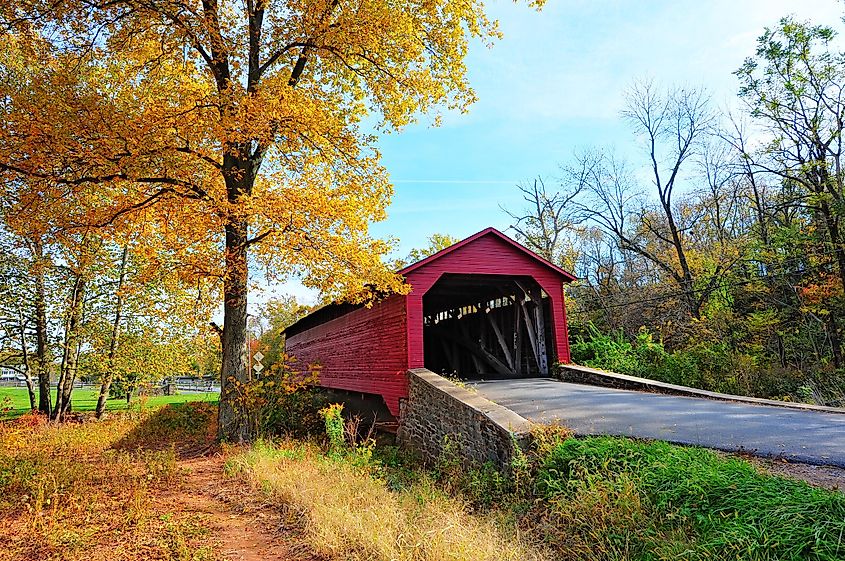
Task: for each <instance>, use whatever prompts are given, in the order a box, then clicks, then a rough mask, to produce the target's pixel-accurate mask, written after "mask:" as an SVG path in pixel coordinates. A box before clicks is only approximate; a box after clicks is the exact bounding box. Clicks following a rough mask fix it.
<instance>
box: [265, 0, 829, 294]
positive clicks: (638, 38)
mask: <svg viewBox="0 0 845 561" xmlns="http://www.w3.org/2000/svg"><path fill="white" fill-rule="evenodd" d="M488 8H489V9H488V13H489V14H490V15H491V16H492V17H494V18H495V19H498V20H499V23H500V28H501V30H502V32H503V33H504V38H503V39H502V40H501V41H498V42H497V43H496V44H495V45H494V46H493V48H492V49H488V48H486V47H484V46H482V45H480V44H476V45H473V47H472V48H471V50H470V53H469V56H468V59H467V66H468V69H469V77H470V82H471V84H472V86H473V88H474V89H475V90H476V93H477V94H478V97H479V100H478V102H477V103H476V104H475V105H473V106H472V108H471V109H470V112H469V113H468V114H465V115H459V114H448V115H445V116H444V118H443V124H442V126H441V127H439V128H432V127H431V126H430V123H429V121H428V120H427V119H425V118H423V119H422V120H421V121H420V123H419V124H417V125H414V126H411V127H408V128H407V129H405V130H404V131H402V132H400V133H393V134H390V135H387V136H385V137H384V138H382V140H381V150H382V155H383V163H384V164H385V165H386V166H387V169H388V170H389V171H390V174H391V177H392V179H393V182H394V184H395V188H396V191H395V196H394V198H393V203H392V205H391V207H390V209H389V217H388V219H387V220H386V221H384V222H381V223H378V224H375V225H373V228H372V232H373V233H374V234H375V235H377V236H380V237H395V238H398V240H399V245H398V247H397V251H396V255H397V256H399V255H405V254H407V252H408V251H409V250H410V249H411V248H413V247H420V246H423V245H425V240H426V238H427V237H428V236H430V235H431V234H433V233H435V232H439V233H445V234H451V235H453V236H456V237H459V238H462V237H466V236H468V235H470V234H472V233H474V232H477V231H478V230H481V229H483V228H485V227H487V226H495V227H497V228H499V229H502V230H505V229H506V228H507V226H508V225H509V223H510V221H509V219H508V216H507V215H506V214H505V213H503V212H502V211H501V209H500V205H501V206H504V207H508V208H516V209H518V208H519V207H520V194H519V193H518V191H517V189H516V188H515V184H516V183H518V182H527V181H529V180H531V179H532V178H534V177H537V176H538V175H541V176H543V177H545V178H550V180H551V178H553V177H554V176H555V175H556V174H557V170H558V166H559V165H560V164H561V163H563V162H565V161H566V160H567V159H568V158H569V157H570V156H571V154H572V153H573V151H575V150H577V149H579V148H584V147H589V146H601V147H607V148H611V149H613V150H615V151H616V152H618V153H621V154H623V155H624V156H626V157H629V158H630V159H632V160H633V161H634V162H635V163H636V158H637V156H638V153H637V151H636V143H635V141H634V138H633V136H632V135H631V132H630V130H629V129H628V128H627V127H626V125H625V124H624V123H623V122H622V121H621V120H620V118H619V111H620V109H621V108H622V104H623V96H624V92H625V90H626V88H628V87H629V86H630V84H631V83H632V82H633V81H634V80H636V79H642V78H649V79H654V80H655V81H656V82H657V83H658V84H661V85H666V86H668V85H673V84H677V85H691V86H703V87H705V88H706V89H707V90H708V91H709V93H710V95H711V96H712V99H713V102H714V103H715V104H716V105H717V106H718V107H722V108H730V107H731V106H734V107H735V106H736V103H737V102H736V91H737V81H736V79H735V77H734V76H733V75H732V74H731V73H732V72H733V71H734V70H736V69H737V68H738V67H739V66H740V64H741V63H742V61H743V60H744V59H745V57H747V56H750V55H753V54H754V49H755V45H756V39H757V37H759V36H760V35H761V34H762V32H763V30H764V28H765V27H766V26H773V25H775V24H777V22H778V20H779V19H780V18H781V17H783V16H785V15H794V16H796V17H798V18H799V19H802V20H810V21H812V22H813V23H817V24H826V25H830V26H833V27H834V28H836V29H840V30H842V29H843V25H842V22H841V17H842V15H845V4H843V3H842V2H841V1H839V0H797V1H796V0H705V1H700V0H698V1H695V0H675V1H669V0H641V1H634V0H628V1H621V0H559V1H555V0H549V1H548V4H547V6H546V7H545V8H544V9H543V10H542V11H539V12H537V11H535V10H532V9H531V8H529V7H527V6H526V5H525V4H524V3H518V4H515V3H513V2H511V1H507V0H492V1H489V2H488ZM276 290H279V289H276ZM281 291H283V292H289V293H293V294H295V295H297V296H298V297H299V298H300V299H301V300H304V301H307V302H309V303H313V301H314V299H315V295H314V294H312V293H309V292H308V291H306V290H304V289H303V288H302V287H301V286H299V285H298V283H296V282H295V281H292V282H289V283H287V284H286V285H285V286H284V287H282V288H281Z"/></svg>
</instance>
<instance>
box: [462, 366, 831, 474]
mask: <svg viewBox="0 0 845 561" xmlns="http://www.w3.org/2000/svg"><path fill="white" fill-rule="evenodd" d="M473 384H474V385H475V387H476V388H477V389H478V392H479V394H480V395H482V396H484V397H486V398H487V399H489V400H491V401H493V402H495V403H498V404H499V405H502V406H504V407H507V408H508V409H511V410H512V411H515V412H516V413H518V414H519V415H521V416H523V417H525V418H526V419H529V420H532V421H535V422H538V423H549V422H552V421H559V422H560V423H561V424H562V425H564V426H567V427H569V428H570V429H572V430H574V431H575V433H576V434H579V435H597V434H608V435H624V436H633V437H639V438H652V439H657V440H666V441H669V442H674V443H678V444H692V445H697V446H704V447H707V448H715V449H718V450H727V451H732V452H735V451H743V452H748V453H751V454H755V455H758V456H764V457H773V458H784V459H787V460H791V461H798V462H805V463H811V464H819V465H834V466H839V467H843V468H845V414H838V413H823V412H818V411H801V410H795V409H786V408H783V407H776V406H765V405H750V404H745V403H734V402H727V401H715V400H710V399H702V398H695V397H679V396H669V395H662V394H652V393H644V392H634V391H626V390H616V389H610V388H601V387H595V386H585V385H580V384H571V383H566V382H558V381H556V380H552V379H549V378H529V379H521V380H495V381H482V382H473Z"/></svg>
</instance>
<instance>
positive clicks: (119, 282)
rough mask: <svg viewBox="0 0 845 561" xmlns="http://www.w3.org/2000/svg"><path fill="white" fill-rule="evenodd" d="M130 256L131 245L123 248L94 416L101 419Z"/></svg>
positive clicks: (117, 336)
mask: <svg viewBox="0 0 845 561" xmlns="http://www.w3.org/2000/svg"><path fill="white" fill-rule="evenodd" d="M128 256H129V245H128V244H127V245H124V246H123V253H122V254H121V255H120V272H119V273H118V277H117V290H116V291H115V293H116V294H117V301H116V302H115V305H114V321H113V322H112V326H111V337H110V339H109V356H108V363H107V365H106V373H105V375H104V376H103V383H102V384H101V385H100V395H99V396H98V397H97V408H96V409H95V411H94V415H95V416H96V417H97V418H98V419H100V418H102V416H103V413H105V411H106V400H107V399H108V398H109V389H110V388H111V383H112V380H113V379H114V357H115V354H117V342H118V339H119V338H120V320H121V316H122V314H123V284H124V283H125V282H126V261H127V257H128Z"/></svg>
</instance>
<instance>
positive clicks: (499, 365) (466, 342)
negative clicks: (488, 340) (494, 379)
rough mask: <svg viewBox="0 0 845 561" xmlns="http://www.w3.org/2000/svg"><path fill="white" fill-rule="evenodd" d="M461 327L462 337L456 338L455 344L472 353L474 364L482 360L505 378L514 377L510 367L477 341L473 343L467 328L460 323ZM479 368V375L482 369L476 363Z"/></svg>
mask: <svg viewBox="0 0 845 561" xmlns="http://www.w3.org/2000/svg"><path fill="white" fill-rule="evenodd" d="M459 325H460V327H461V336H460V337H456V338H455V342H456V343H458V344H459V345H461V346H463V347H464V348H466V350H468V351H469V352H470V356H471V357H472V359H473V362H474V363H475V361H477V360H478V359H479V358H480V359H482V360H483V361H484V362H486V363H487V364H489V365H490V366H492V367H493V370H495V371H496V372H497V373H499V374H503V375H505V376H509V377H512V376H514V373H513V370H512V369H510V368H509V367H508V365H507V364H504V363H503V362H502V361H501V360H499V359H498V358H496V355H494V354H492V353H491V352H490V351H488V350H487V349H485V348H484V347H482V346H481V345H480V344H479V343H478V342H477V341H473V339H472V337H470V335H469V333H467V330H466V326H464V325H463V324H461V323H459ZM475 364H476V365H477V366H478V370H479V374H480V373H481V367H480V365H478V363H475Z"/></svg>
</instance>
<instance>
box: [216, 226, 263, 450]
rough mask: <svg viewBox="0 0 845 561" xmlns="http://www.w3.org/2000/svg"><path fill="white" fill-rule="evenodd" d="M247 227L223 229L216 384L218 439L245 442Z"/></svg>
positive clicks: (249, 434)
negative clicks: (219, 368) (219, 355)
mask: <svg viewBox="0 0 845 561" xmlns="http://www.w3.org/2000/svg"><path fill="white" fill-rule="evenodd" d="M246 241H247V223H246V221H239V222H235V223H232V224H228V225H226V277H225V280H224V287H223V298H224V303H223V336H222V341H223V368H222V375H221V378H222V379H221V381H220V390H221V391H220V412H219V436H220V438H221V440H227V441H230V442H239V443H241V442H249V441H250V440H252V438H253V437H254V436H255V435H254V434H253V432H254V431H253V427H252V423H251V422H250V418H249V410H248V407H247V404H246V403H244V400H243V394H242V392H241V391H240V385H241V384H245V383H246V382H247V371H246V370H247V364H246V356H245V354H246V353H245V351H246V321H247V279H248V272H247V255H246Z"/></svg>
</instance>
